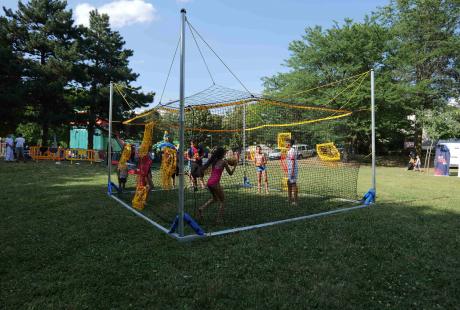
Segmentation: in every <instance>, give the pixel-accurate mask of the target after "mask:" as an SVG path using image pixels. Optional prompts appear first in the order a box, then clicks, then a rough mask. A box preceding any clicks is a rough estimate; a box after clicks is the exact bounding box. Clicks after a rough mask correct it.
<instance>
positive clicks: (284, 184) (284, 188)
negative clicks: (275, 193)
mask: <svg viewBox="0 0 460 310" xmlns="http://www.w3.org/2000/svg"><path fill="white" fill-rule="evenodd" d="M281 190H282V191H284V192H287V190H288V178H286V177H283V178H282V179H281Z"/></svg>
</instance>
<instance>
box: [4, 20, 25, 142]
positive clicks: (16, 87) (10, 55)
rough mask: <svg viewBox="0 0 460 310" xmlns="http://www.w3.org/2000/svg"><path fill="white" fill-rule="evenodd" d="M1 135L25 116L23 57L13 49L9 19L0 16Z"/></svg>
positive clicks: (12, 129)
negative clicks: (9, 33) (9, 31)
mask: <svg viewBox="0 0 460 310" xmlns="http://www.w3.org/2000/svg"><path fill="white" fill-rule="evenodd" d="M0 63H1V64H2V65H1V66H0V102H1V103H2V104H1V105H0V114H1V115H2V125H1V127H0V136H6V135H7V134H10V133H12V132H13V131H14V130H15V129H16V126H17V124H18V123H19V122H21V121H22V120H23V116H24V100H23V90H24V89H23V83H22V79H21V76H22V71H23V66H22V59H21V58H20V57H19V56H18V55H16V54H15V53H14V51H13V49H12V40H11V39H9V36H8V20H7V19H6V18H4V17H0Z"/></svg>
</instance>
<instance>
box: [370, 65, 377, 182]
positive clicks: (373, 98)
mask: <svg viewBox="0 0 460 310" xmlns="http://www.w3.org/2000/svg"><path fill="white" fill-rule="evenodd" d="M374 86H375V85H374V69H372V70H371V131H372V188H373V189H374V190H375V191H376V190H377V189H376V185H377V184H376V169H375V95H374V89H375V87H374Z"/></svg>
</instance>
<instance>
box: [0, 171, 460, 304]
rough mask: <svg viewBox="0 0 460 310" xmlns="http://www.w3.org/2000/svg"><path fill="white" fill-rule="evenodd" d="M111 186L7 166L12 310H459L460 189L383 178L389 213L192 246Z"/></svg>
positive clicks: (444, 182) (3, 228)
mask: <svg viewBox="0 0 460 310" xmlns="http://www.w3.org/2000/svg"><path fill="white" fill-rule="evenodd" d="M369 179H370V169H369V168H368V167H362V168H361V170H360V178H359V183H358V191H359V192H365V191H366V190H367V189H368V187H369V186H368V184H369ZM105 183H106V177H105V170H104V169H103V168H102V167H100V166H97V165H94V166H90V165H89V164H81V165H70V164H67V163H63V164H62V165H56V164H54V163H46V162H40V163H28V164H6V163H4V162H1V163H0V188H1V192H0V201H1V204H0V206H1V207H0V218H1V222H0V308H1V309H17V308H31V309H34V308H37V309H42V308H71V309H72V308H91V309H95V308H104V309H105V308H118V309H125V308H155V309H170V308H175V309H177V308H178V309H246V308H267V309H273V308H281V309H288V308H289V309H292V308H320V309H325V308H340V309H356V308H362V309H376V308H377V309H378V308H389V309H408V308H412V309H454V308H458V305H459V302H460V237H459V233H460V195H459V194H458V191H459V188H460V178H457V177H450V178H442V177H432V176H427V175H423V174H420V173H416V172H410V171H405V170H404V169H403V168H379V169H378V186H379V187H378V201H379V202H378V204H377V205H376V206H375V207H372V208H369V209H362V210H357V211H353V212H350V213H347V214H341V215H337V216H331V217H325V218H320V219H316V220H310V221H302V222H296V223H293V224H288V225H280V226H276V227H270V228H265V229H260V230H255V231H250V232H244V233H240V234H234V235H228V236H225V237H216V238H211V239H207V240H201V241H195V242H192V243H186V244H181V243H178V242H176V241H174V240H173V239H171V238H170V237H168V236H166V235H164V234H162V233H160V232H159V231H157V230H154V229H153V228H152V227H151V226H150V225H148V224H147V223H146V222H145V221H143V220H141V219H139V218H137V217H136V216H134V215H133V214H132V213H130V212H129V211H127V210H126V209H124V208H122V207H121V206H119V205H118V204H117V203H116V202H115V201H113V200H112V199H110V198H108V197H107V196H106V194H105V191H106V185H105Z"/></svg>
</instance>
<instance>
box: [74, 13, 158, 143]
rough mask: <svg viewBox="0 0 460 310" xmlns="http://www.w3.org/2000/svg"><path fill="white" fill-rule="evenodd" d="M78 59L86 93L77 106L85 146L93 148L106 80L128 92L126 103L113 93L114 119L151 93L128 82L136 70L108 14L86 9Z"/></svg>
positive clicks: (103, 114)
mask: <svg viewBox="0 0 460 310" xmlns="http://www.w3.org/2000/svg"><path fill="white" fill-rule="evenodd" d="M80 30H81V33H82V37H81V40H80V52H81V63H80V68H81V69H82V70H81V72H82V73H83V76H81V78H80V83H81V85H82V89H83V90H84V92H85V93H86V96H81V99H82V100H81V101H80V109H82V110H84V111H86V112H87V114H86V116H87V119H86V122H87V123H88V148H89V149H91V148H93V134H94V129H95V121H96V118H97V117H108V98H109V84H110V82H111V81H112V82H114V83H120V84H123V85H124V86H128V87H125V88H123V92H124V93H125V94H127V95H129V99H128V102H129V104H130V106H128V105H127V104H126V103H123V102H122V100H121V98H120V96H116V95H115V96H114V119H121V118H122V117H123V115H124V113H125V111H127V110H130V109H132V108H135V107H141V106H145V103H146V102H151V101H152V100H153V94H152V93H149V94H142V93H139V92H138V88H134V87H132V86H130V83H131V82H133V81H135V80H136V79H137V77H138V74H136V73H134V72H133V71H132V70H131V69H130V68H129V58H130V57H131V56H132V55H133V51H132V50H130V49H126V48H125V47H124V46H125V41H124V40H123V38H122V36H121V35H120V33H119V32H118V31H113V30H112V29H111V28H110V22H109V16H108V15H106V14H99V13H98V11H92V12H90V18H89V27H88V28H86V27H81V28H80Z"/></svg>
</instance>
